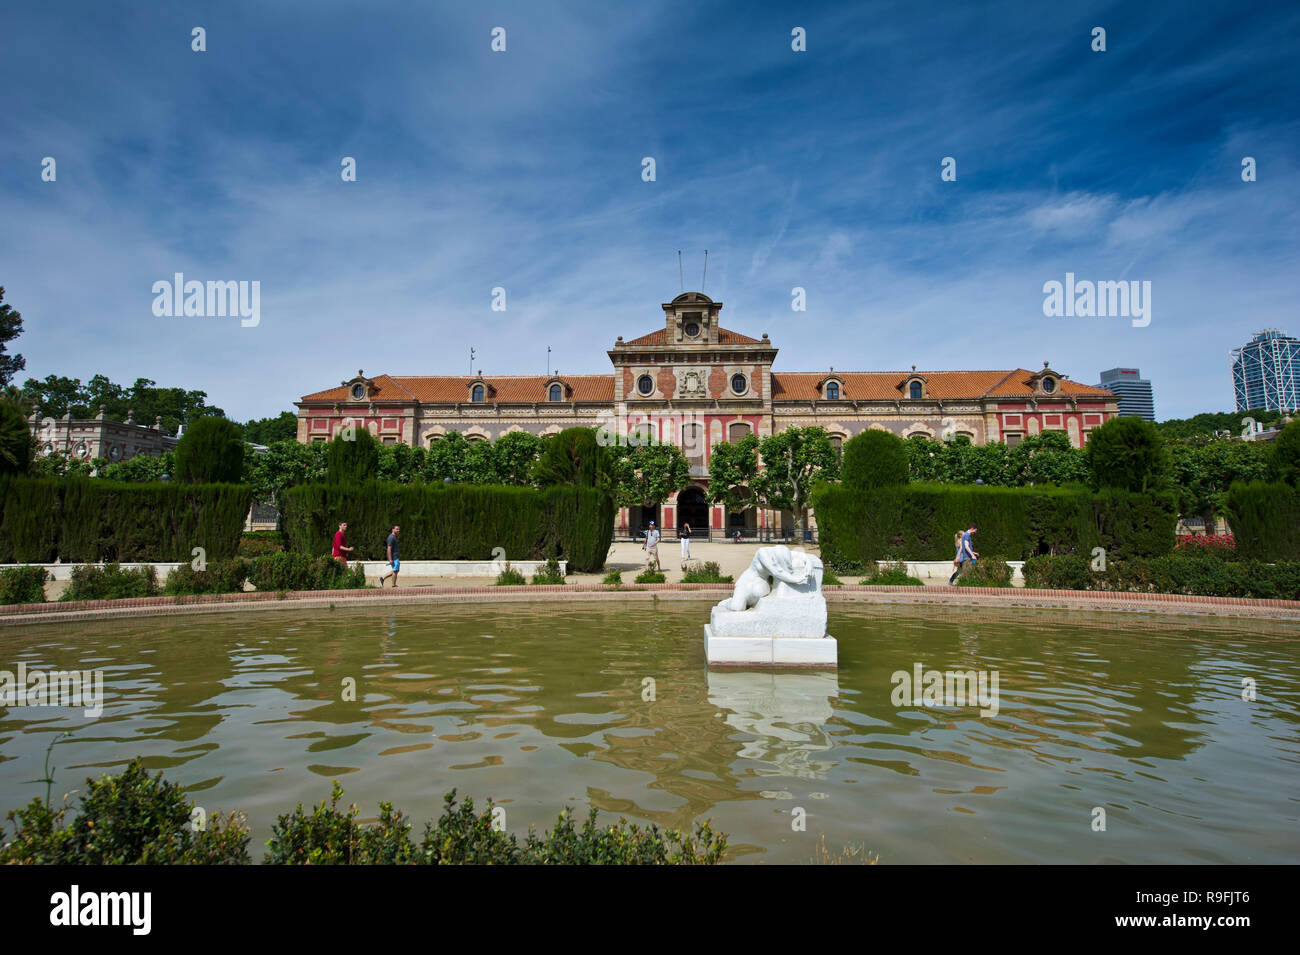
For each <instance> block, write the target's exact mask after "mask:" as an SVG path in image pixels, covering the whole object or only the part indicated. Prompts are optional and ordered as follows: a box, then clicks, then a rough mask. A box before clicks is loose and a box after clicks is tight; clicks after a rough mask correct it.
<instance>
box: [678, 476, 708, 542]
mask: <svg viewBox="0 0 1300 955" xmlns="http://www.w3.org/2000/svg"><path fill="white" fill-rule="evenodd" d="M683 524H690V525H691V536H692V537H707V536H708V534H709V502H708V501H706V500H705V499H704V491H702V490H701V489H700V488H698V487H688V488H687V489H686V490H684V491H682V492H681V493H680V494H678V495H677V529H678V530H679V531H680V530H681V527H682V525H683Z"/></svg>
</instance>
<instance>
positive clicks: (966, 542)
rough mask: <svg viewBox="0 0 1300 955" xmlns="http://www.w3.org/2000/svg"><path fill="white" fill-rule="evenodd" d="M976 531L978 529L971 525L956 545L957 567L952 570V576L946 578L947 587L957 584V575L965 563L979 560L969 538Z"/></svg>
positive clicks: (977, 553)
mask: <svg viewBox="0 0 1300 955" xmlns="http://www.w3.org/2000/svg"><path fill="white" fill-rule="evenodd" d="M977 530H979V528H977V527H976V526H975V525H974V524H972V525H971V526H970V527H969V528H967V530H966V533H964V534H962V535H961V538H960V542H959V543H958V545H957V559H956V560H955V561H954V563H955V564H956V565H957V569H956V570H954V571H953V572H952V576H951V577H949V578H948V584H949V586H952V585H955V584H956V583H957V575H958V574H960V573H961V571H962V568H963V567H964V566H965V565H966V562H967V561H969V562H970V563H972V564H974V563H975V561H976V560H978V559H979V556H980V555H979V552H978V551H976V550H975V545H974V543H973V542H972V541H971V536H972V535H973V534H974V533H975V532H976V531H977Z"/></svg>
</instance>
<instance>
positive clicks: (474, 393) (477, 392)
mask: <svg viewBox="0 0 1300 955" xmlns="http://www.w3.org/2000/svg"><path fill="white" fill-rule="evenodd" d="M469 400H470V401H482V400H483V386H482V385H475V386H474V387H473V388H471V389H470V392H469Z"/></svg>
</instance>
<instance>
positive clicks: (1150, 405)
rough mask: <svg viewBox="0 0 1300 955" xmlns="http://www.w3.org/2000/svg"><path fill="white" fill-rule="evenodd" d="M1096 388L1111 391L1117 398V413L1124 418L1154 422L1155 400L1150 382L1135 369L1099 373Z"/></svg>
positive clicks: (1115, 369)
mask: <svg viewBox="0 0 1300 955" xmlns="http://www.w3.org/2000/svg"><path fill="white" fill-rule="evenodd" d="M1097 387H1098V388H1104V389H1105V390H1107V391H1113V392H1114V393H1115V395H1116V396H1117V397H1118V398H1119V413H1120V414H1121V415H1122V416H1124V417H1126V418H1145V419H1146V420H1147V421H1155V420H1156V406H1155V399H1154V396H1153V395H1152V393H1151V382H1150V381H1148V380H1147V379H1145V378H1143V377H1142V372H1141V371H1140V370H1139V369H1137V368H1111V369H1110V370H1108V371H1103V372H1102V373H1101V384H1099V385H1098V386H1097Z"/></svg>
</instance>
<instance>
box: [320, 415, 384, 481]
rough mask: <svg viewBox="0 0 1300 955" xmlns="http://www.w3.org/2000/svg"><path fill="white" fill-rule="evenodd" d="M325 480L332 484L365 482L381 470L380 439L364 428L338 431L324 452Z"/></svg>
mask: <svg viewBox="0 0 1300 955" xmlns="http://www.w3.org/2000/svg"><path fill="white" fill-rule="evenodd" d="M325 462H326V470H325V480H327V481H328V482H329V483H330V484H351V485H355V484H364V483H365V482H366V481H372V480H374V479H375V477H376V476H377V474H378V471H379V442H378V441H376V440H375V436H374V435H372V434H371V433H370V432H369V431H367V430H366V429H365V428H364V427H355V426H354V427H352V428H350V429H348V430H345V431H343V432H341V433H340V434H339V436H338V437H336V438H335V439H334V440H333V441H331V442H330V443H329V445H328V450H327V451H326V452H325Z"/></svg>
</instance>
